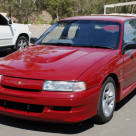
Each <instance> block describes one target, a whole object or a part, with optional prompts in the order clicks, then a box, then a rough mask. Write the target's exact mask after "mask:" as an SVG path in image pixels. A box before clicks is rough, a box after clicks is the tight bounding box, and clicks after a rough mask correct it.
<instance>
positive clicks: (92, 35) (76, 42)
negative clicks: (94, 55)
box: [36, 20, 120, 49]
mask: <svg viewBox="0 0 136 136" xmlns="http://www.w3.org/2000/svg"><path fill="white" fill-rule="evenodd" d="M119 36H120V23H117V22H111V21H97V20H65V21H59V22H57V23H55V24H54V25H53V26H52V27H50V28H49V29H48V30H47V31H46V32H45V33H44V34H43V35H42V36H41V37H40V38H39V40H38V41H37V43H36V44H42V45H62V46H77V47H96V48H98V47H100V48H110V49H117V48H118V44H119Z"/></svg>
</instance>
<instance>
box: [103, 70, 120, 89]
mask: <svg viewBox="0 0 136 136" xmlns="http://www.w3.org/2000/svg"><path fill="white" fill-rule="evenodd" d="M108 77H112V78H113V80H114V81H115V84H116V87H118V84H119V81H118V77H117V75H116V74H115V73H110V74H109V75H106V76H105V77H104V78H103V79H102V80H101V82H100V84H103V83H104V81H105V80H106V79H107V78H108Z"/></svg>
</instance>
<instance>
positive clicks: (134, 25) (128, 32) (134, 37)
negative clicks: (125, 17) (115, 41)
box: [124, 20, 136, 44]
mask: <svg viewBox="0 0 136 136" xmlns="http://www.w3.org/2000/svg"><path fill="white" fill-rule="evenodd" d="M128 42H136V20H130V21H127V22H125V24H124V43H125V44H126V43H128Z"/></svg>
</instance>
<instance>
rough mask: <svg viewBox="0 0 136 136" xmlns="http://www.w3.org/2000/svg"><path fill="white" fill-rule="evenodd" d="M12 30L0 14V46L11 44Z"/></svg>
mask: <svg viewBox="0 0 136 136" xmlns="http://www.w3.org/2000/svg"><path fill="white" fill-rule="evenodd" d="M12 40H13V30H12V27H11V26H10V25H8V22H7V20H6V19H5V18H4V17H3V16H2V15H1V14H0V46H2V45H12Z"/></svg>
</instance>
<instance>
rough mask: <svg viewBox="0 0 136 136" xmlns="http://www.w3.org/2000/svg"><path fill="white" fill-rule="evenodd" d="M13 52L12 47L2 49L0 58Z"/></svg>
mask: <svg viewBox="0 0 136 136" xmlns="http://www.w3.org/2000/svg"><path fill="white" fill-rule="evenodd" d="M12 52H13V50H12V49H0V58H1V57H5V56H7V55H9V54H10V53H12Z"/></svg>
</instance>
